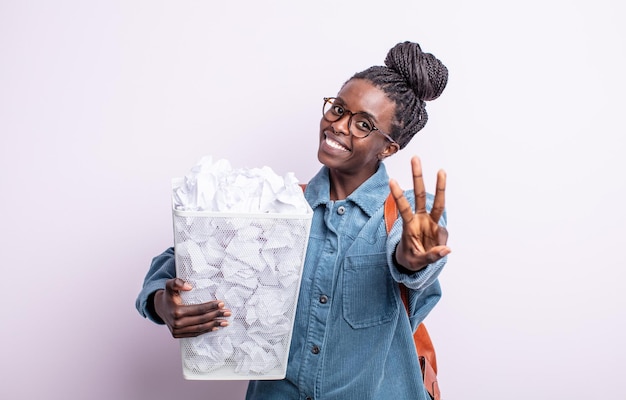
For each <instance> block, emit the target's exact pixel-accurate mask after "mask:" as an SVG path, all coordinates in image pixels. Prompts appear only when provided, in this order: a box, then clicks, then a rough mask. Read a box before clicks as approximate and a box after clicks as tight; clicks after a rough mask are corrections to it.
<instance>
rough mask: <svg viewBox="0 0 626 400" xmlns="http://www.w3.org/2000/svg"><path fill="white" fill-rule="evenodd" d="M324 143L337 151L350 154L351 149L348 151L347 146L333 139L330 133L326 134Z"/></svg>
mask: <svg viewBox="0 0 626 400" xmlns="http://www.w3.org/2000/svg"><path fill="white" fill-rule="evenodd" d="M324 142H325V143H326V145H327V146H329V147H331V148H333V149H336V150H340V151H345V152H349V151H350V149H348V148H347V147H346V146H344V145H343V144H341V143H339V142H338V141H336V140H333V139H331V138H330V137H329V136H328V133H326V134H324Z"/></svg>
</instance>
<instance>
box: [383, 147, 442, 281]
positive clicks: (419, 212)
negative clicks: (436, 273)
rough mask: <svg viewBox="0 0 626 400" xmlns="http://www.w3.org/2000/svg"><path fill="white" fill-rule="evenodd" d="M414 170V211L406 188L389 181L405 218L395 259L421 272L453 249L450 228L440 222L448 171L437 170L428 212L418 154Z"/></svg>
mask: <svg viewBox="0 0 626 400" xmlns="http://www.w3.org/2000/svg"><path fill="white" fill-rule="evenodd" d="M411 169H412V170H413V190H414V192H415V213H413V210H412V209H411V204H410V203H409V201H408V200H407V199H406V197H404V191H403V190H402V188H400V185H399V184H398V182H396V181H395V180H393V179H392V180H390V181H389V187H390V189H391V193H392V194H393V197H394V199H395V201H396V205H397V206H398V210H399V211H400V216H401V217H402V238H401V239H400V243H399V244H398V247H397V248H396V261H397V262H398V264H400V265H401V266H403V267H404V268H406V269H408V270H410V271H419V270H420V269H423V268H424V267H426V266H427V265H428V264H432V263H434V262H436V261H438V260H440V259H441V258H443V257H445V256H446V255H448V254H450V252H451V251H452V250H451V249H450V248H449V247H448V246H446V243H447V241H448V231H447V230H446V228H444V227H442V226H440V225H439V223H438V222H439V218H441V215H442V214H443V210H444V208H445V203H446V196H445V195H446V173H445V172H444V171H443V170H439V172H438V173H437V191H436V192H435V200H434V203H433V207H432V209H431V211H430V213H428V212H427V211H426V189H425V188H424V179H423V177H422V164H421V162H420V159H419V157H417V156H415V157H413V158H412V159H411Z"/></svg>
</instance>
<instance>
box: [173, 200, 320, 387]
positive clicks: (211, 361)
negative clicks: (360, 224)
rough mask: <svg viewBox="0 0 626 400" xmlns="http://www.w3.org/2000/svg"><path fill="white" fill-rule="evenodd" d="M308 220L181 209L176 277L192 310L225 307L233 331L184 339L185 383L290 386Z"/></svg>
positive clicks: (176, 218) (177, 217)
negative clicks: (186, 287) (277, 382)
mask: <svg viewBox="0 0 626 400" xmlns="http://www.w3.org/2000/svg"><path fill="white" fill-rule="evenodd" d="M311 218H312V211H311V209H310V208H308V210H307V212H306V213H304V214H283V213H280V214H278V213H273V214H270V213H267V214H246V213H221V212H198V211H179V210H176V209H173V222H174V242H175V260H176V274H177V276H178V277H179V278H182V279H183V280H185V281H187V282H189V283H190V284H191V285H192V286H193V289H192V290H191V291H188V292H181V298H182V301H183V303H184V304H199V303H204V302H207V301H211V300H216V299H219V300H223V301H224V303H225V304H226V307H227V308H228V309H230V310H232V316H231V317H230V318H229V322H230V325H229V326H227V327H223V328H220V329H219V330H217V331H215V332H209V333H206V334H203V335H200V336H198V337H195V338H183V339H180V347H181V355H182V366H183V376H184V377H185V379H204V380H250V379H254V380H263V379H282V378H284V377H285V374H286V369H287V358H288V355H289V354H288V353H289V345H290V342H291V335H292V330H293V323H294V317H295V311H296V304H297V301H298V293H299V289H300V281H301V277H302V268H303V265H304V258H305V254H306V248H307V243H308V238H309V231H310V227H311Z"/></svg>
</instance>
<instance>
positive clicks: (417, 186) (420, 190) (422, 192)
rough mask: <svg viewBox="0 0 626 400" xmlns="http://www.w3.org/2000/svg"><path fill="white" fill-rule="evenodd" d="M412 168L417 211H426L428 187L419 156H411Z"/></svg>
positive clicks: (419, 212)
mask: <svg viewBox="0 0 626 400" xmlns="http://www.w3.org/2000/svg"><path fill="white" fill-rule="evenodd" d="M411 170H412V171H413V192H414V193H415V213H416V214H421V213H425V212H426V188H425V187H424V177H423V176H422V162H421V161H420V159H419V157H418V156H413V158H411Z"/></svg>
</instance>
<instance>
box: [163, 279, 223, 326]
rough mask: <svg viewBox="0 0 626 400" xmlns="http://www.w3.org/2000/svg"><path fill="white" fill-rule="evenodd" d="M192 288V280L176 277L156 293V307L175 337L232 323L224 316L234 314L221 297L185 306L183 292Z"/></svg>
mask: <svg viewBox="0 0 626 400" xmlns="http://www.w3.org/2000/svg"><path fill="white" fill-rule="evenodd" d="M191 289H192V286H191V285H190V284H189V283H187V282H184V281H183V280H182V279H180V278H175V279H170V280H168V281H167V283H166V284H165V290H159V291H157V292H156V293H155V295H154V309H155V311H156V313H157V314H158V315H159V317H161V319H162V320H163V322H165V324H166V325H167V326H168V328H169V329H170V332H171V333H172V336H173V337H175V338H184V337H194V336H198V335H201V334H203V333H207V332H212V331H216V330H218V329H219V328H220V327H224V326H228V321H226V320H225V319H224V317H230V316H231V314H232V313H231V312H230V310H228V309H225V308H224V303H223V302H221V301H219V300H215V301H209V302H207V303H202V304H194V305H183V302H182V299H181V298H180V291H181V290H183V291H187V290H191Z"/></svg>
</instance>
